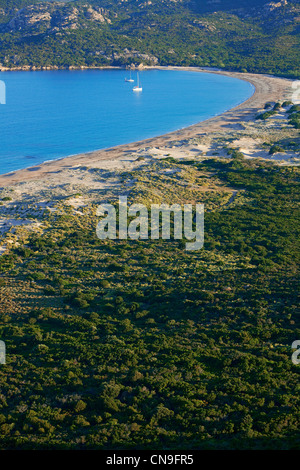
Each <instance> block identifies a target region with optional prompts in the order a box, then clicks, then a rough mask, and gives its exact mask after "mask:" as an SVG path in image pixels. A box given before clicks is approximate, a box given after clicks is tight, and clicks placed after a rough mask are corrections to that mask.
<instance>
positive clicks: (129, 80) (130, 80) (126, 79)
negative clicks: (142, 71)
mask: <svg viewBox="0 0 300 470" xmlns="http://www.w3.org/2000/svg"><path fill="white" fill-rule="evenodd" d="M125 82H131V83H132V82H134V80H133V78H131V69H130V78H125Z"/></svg>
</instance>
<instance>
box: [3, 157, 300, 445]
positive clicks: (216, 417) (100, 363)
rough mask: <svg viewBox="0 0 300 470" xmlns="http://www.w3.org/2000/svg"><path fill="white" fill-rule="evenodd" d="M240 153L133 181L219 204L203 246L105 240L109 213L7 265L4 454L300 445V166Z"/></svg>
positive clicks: (61, 222)
mask: <svg viewBox="0 0 300 470" xmlns="http://www.w3.org/2000/svg"><path fill="white" fill-rule="evenodd" d="M229 151H230V152H231V155H232V158H228V159H224V160H220V159H207V160H204V161H202V162H195V161H192V160H191V161H183V162H176V161H174V159H172V160H170V159H166V160H163V161H160V162H159V163H150V164H149V166H147V171H145V172H142V173H141V172H140V170H139V169H136V170H133V171H131V172H130V173H126V174H124V178H125V180H126V178H129V177H131V178H132V177H134V178H135V179H136V183H135V185H134V186H133V187H132V189H131V190H130V192H129V194H128V197H129V200H132V201H133V200H134V201H135V202H137V201H140V202H142V201H148V202H149V201H150V199H152V200H157V199H155V198H159V200H160V198H163V199H164V200H170V201H171V200H173V201H174V200H176V201H178V202H180V203H184V202H187V201H189V202H191V201H192V200H195V199H196V201H197V202H204V203H205V204H206V213H205V246H204V249H202V250H200V251H199V252H193V253H188V252H186V251H185V249H184V243H182V242H178V241H174V240H170V241H161V240H158V241H143V242H142V241H100V240H98V239H97V237H96V235H95V226H96V223H97V218H96V216H95V210H96V206H97V205H96V204H94V205H90V206H89V207H85V209H84V216H79V215H78V214H74V211H72V210H71V208H67V207H66V206H63V205H60V206H57V207H58V209H59V210H58V211H57V213H52V214H50V215H48V226H47V229H46V230H45V231H44V233H43V235H41V236H37V234H35V233H30V232H26V233H25V232H22V233H20V234H19V238H18V241H19V243H20V244H19V245H18V246H17V245H16V244H12V245H11V247H10V248H9V250H8V251H7V252H6V253H5V254H4V255H3V256H1V258H0V269H1V280H2V282H1V284H2V285H1V288H0V289H1V291H0V292H1V303H0V309H1V310H0V311H1V316H0V319H1V323H0V325H1V326H0V338H1V339H2V340H4V341H5V342H6V346H7V353H8V357H7V364H6V365H5V366H1V367H0V387H1V395H0V434H1V438H0V439H1V444H0V447H1V448H2V449H16V448H17V449H41V448H42V449H53V448H55V449H89V448H92V449H137V448H150V449H154V448H155V449H163V448H165V449H172V448H174V449H185V450H186V449H215V448H217V449H250V448H251V449H264V448H269V449H270V448H274V449H292V448H294V449H295V448H299V434H298V430H299V428H298V426H299V418H300V416H299V406H300V398H299V373H300V367H299V366H295V365H293V364H292V361H291V344H292V342H293V341H294V340H295V339H299V338H300V329H299V314H297V310H296V309H297V298H296V292H297V287H296V285H297V266H298V265H299V246H298V243H299V209H298V204H299V169H298V168H297V167H293V166H291V167H282V166H277V165H274V164H272V163H261V162H257V161H254V160H251V161H249V160H243V159H242V158H241V157H240V155H239V152H238V154H236V152H237V151H235V149H229ZM170 168H171V169H172V170H176V172H173V173H172V175H173V176H172V177H171V176H169V177H167V176H165V177H160V175H161V174H162V173H161V172H163V171H164V170H166V169H170ZM159 172H160V173H159ZM184 172H185V174H186V175H189V181H190V183H191V184H192V186H191V188H192V189H191V190H189V188H188V187H187V186H186V185H183V184H181V180H180V175H181V174H183V173H184ZM171 178H173V180H172V181H173V184H171ZM196 185H197V188H199V189H198V190H196V189H194V187H195V186H196ZM233 193H234V194H235V197H230V196H232V194H233ZM201 195H202V197H201ZM174 198H175V199H174ZM22 240H23V241H22Z"/></svg>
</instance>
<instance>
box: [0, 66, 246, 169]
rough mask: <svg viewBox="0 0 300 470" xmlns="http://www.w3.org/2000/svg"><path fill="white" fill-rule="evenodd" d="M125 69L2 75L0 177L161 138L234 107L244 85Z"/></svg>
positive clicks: (220, 79) (199, 76)
mask: <svg viewBox="0 0 300 470" xmlns="http://www.w3.org/2000/svg"><path fill="white" fill-rule="evenodd" d="M139 76H140V81H141V86H142V87H143V91H142V92H141V93H135V92H133V90H132V88H133V86H134V85H136V78H137V74H136V72H132V78H134V79H135V83H128V82H125V78H126V77H127V78H128V77H129V72H128V71H125V70H84V71H45V72H4V73H1V74H0V80H3V81H4V82H5V84H6V105H1V106H0V126H1V127H0V129H1V135H0V139H1V145H0V173H1V174H3V173H8V172H11V171H14V170H17V169H21V168H26V167H30V166H34V165H38V164H40V163H43V162H45V161H48V160H55V159H58V158H62V157H66V156H69V155H75V154H79V153H84V152H90V151H93V150H98V149H104V148H108V147H112V146H116V145H120V144H126V143H130V142H135V141H138V140H142V139H146V138H150V137H155V136H158V135H162V134H165V133H168V132H171V131H174V130H177V129H181V128H183V127H187V126H189V125H192V124H195V123H197V122H199V121H203V120H205V119H208V118H210V117H213V116H215V115H218V114H221V113H223V112H225V111H226V110H228V109H230V108H233V107H235V106H237V105H238V104H240V103H242V102H243V101H245V100H246V99H248V98H249V97H250V96H251V95H252V94H253V93H254V87H253V85H251V84H250V83H248V82H246V81H243V80H238V79H236V78H232V77H228V76H223V75H216V74H211V73H197V72H188V71H170V70H147V71H142V72H139Z"/></svg>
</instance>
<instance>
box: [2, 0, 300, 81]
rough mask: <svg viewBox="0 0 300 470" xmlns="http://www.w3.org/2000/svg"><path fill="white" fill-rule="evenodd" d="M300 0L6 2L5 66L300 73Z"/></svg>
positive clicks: (3, 47) (294, 74)
mask: <svg viewBox="0 0 300 470" xmlns="http://www.w3.org/2000/svg"><path fill="white" fill-rule="evenodd" d="M299 19H300V5H299V1H296V0H294V1H287V0H281V1H279V2H265V1H264V0H257V1H254V2H251V4H250V6H249V2H246V1H239V2H238V1H229V0H220V1H217V0H215V1H199V0H194V1H177V2H175V1H171V0H164V1H158V0H153V1H152V2H143V1H137V0H128V1H126V2H117V1H108V0H94V1H93V0H91V1H89V3H86V2H80V1H77V2H76V1H75V2H34V1H33V0H7V1H6V0H1V1H0V37H1V43H0V63H1V66H2V67H8V68H14V67H25V68H30V67H38V68H41V67H50V68H51V67H68V66H73V67H74V66H75V67H80V66H88V67H93V66H122V65H131V64H134V65H139V64H145V65H182V66H189V65H191V66H203V67H219V68H226V69H235V70H240V71H249V72H265V73H274V74H278V75H285V76H291V77H296V78H297V77H298V76H299V75H300V66H299V50H300V48H299Z"/></svg>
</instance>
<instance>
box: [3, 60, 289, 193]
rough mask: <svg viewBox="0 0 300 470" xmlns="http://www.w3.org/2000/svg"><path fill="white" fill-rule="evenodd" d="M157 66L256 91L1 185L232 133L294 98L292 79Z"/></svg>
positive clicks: (15, 175) (10, 177) (10, 178)
mask: <svg viewBox="0 0 300 470" xmlns="http://www.w3.org/2000/svg"><path fill="white" fill-rule="evenodd" d="M156 68H157V69H162V70H166V69H167V70H186V71H197V72H199V73H201V72H202V73H203V72H205V73H207V72H210V73H215V74H222V75H227V76H230V77H233V78H238V79H242V80H245V81H248V82H250V83H251V84H252V85H254V87H255V92H254V94H253V95H252V96H251V97H250V98H249V99H248V100H247V101H245V102H243V103H242V104H240V105H239V106H236V107H235V108H232V109H230V110H229V111H227V112H225V113H223V114H221V115H218V116H216V117H213V118H210V119H208V120H206V121H202V122H200V123H198V124H195V125H193V126H190V127H186V128H184V129H181V130H178V131H175V132H171V133H168V134H165V135H162V136H159V137H154V138H150V139H145V140H142V141H138V142H134V143H129V144H126V145H120V146H117V147H112V148H109V149H105V150H97V151H93V152H88V153H84V154H78V155H75V156H70V157H65V158H61V159H59V160H54V161H51V162H45V163H43V164H40V165H37V166H33V167H29V168H26V169H22V170H18V171H15V172H11V173H7V174H5V175H0V187H2V188H4V187H6V186H10V185H13V184H15V183H20V182H28V181H34V180H35V181H36V180H41V179H45V178H49V179H53V178H54V177H55V176H58V174H59V175H60V176H59V177H60V178H61V177H62V173H63V171H64V170H70V169H71V168H72V167H74V166H79V165H88V166H93V165H95V166H98V167H99V164H101V165H104V167H105V163H107V164H108V165H109V166H110V167H113V166H114V165H115V166H118V164H119V161H120V160H124V158H125V160H126V156H128V155H129V154H130V153H135V154H136V153H137V152H138V151H140V150H144V149H145V147H155V148H156V149H158V150H159V149H160V148H161V147H165V146H167V145H171V144H172V143H174V142H178V143H181V144H182V145H184V141H185V140H187V139H191V138H194V137H197V136H199V135H205V134H209V133H214V132H218V131H225V130H226V131H227V132H230V130H231V129H232V130H233V131H234V130H236V129H238V128H239V127H240V126H241V122H247V121H250V120H253V118H254V116H255V115H256V114H257V113H258V111H259V110H261V109H262V108H263V106H264V105H265V103H266V102H277V101H279V100H281V101H282V100H287V99H291V96H292V92H293V89H292V83H293V80H290V79H285V78H278V77H274V76H268V75H259V74H250V73H238V72H224V71H217V70H204V69H199V68H194V67H186V68H182V67H156Z"/></svg>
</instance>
